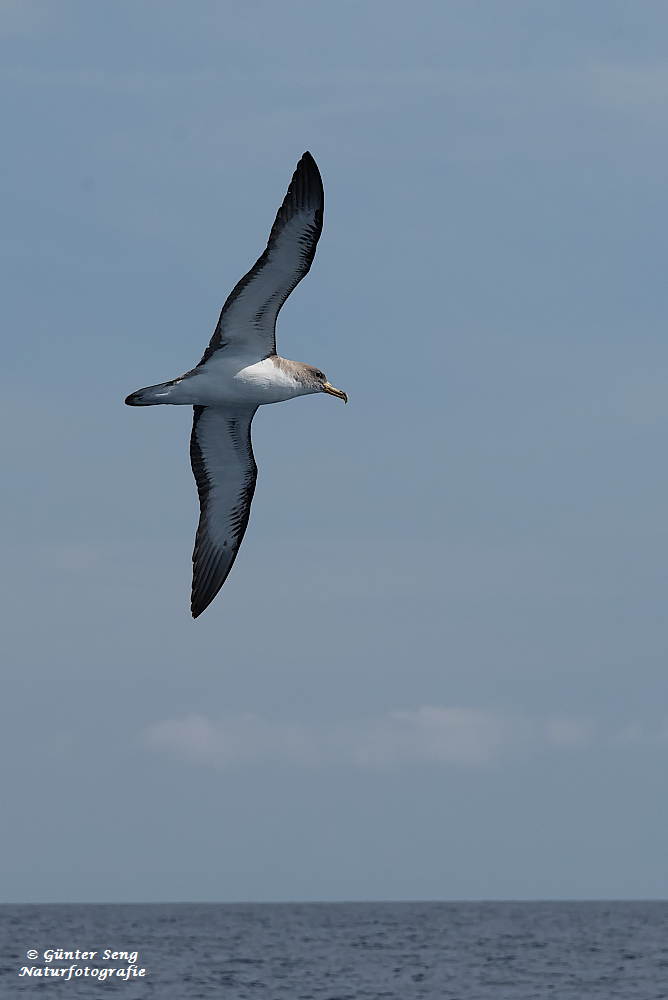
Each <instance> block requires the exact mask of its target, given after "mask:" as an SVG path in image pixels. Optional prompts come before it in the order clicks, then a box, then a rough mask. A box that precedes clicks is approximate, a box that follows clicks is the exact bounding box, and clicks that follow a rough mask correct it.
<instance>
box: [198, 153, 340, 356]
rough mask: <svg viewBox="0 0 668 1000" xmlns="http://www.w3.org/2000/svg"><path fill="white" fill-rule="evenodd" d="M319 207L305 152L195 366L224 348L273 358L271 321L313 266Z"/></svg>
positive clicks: (317, 182) (319, 193)
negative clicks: (261, 246)
mask: <svg viewBox="0 0 668 1000" xmlns="http://www.w3.org/2000/svg"><path fill="white" fill-rule="evenodd" d="M324 206H325V193H324V191H323V187H322V180H321V177H320V171H319V170H318V168H317V166H316V162H315V160H314V159H313V157H312V156H311V154H310V153H304V155H303V156H302V158H301V160H300V161H299V163H298V164H297V169H296V170H295V172H294V174H293V176H292V180H291V181H290V186H289V188H288V193H287V194H286V196H285V200H284V201H283V204H282V205H281V207H280V208H279V210H278V214H277V215H276V220H275V222H274V225H273V226H272V227H271V233H270V234H269V242H268V243H267V248H266V250H265V251H264V253H263V254H262V256H261V257H260V258H259V260H257V261H256V262H255V264H253V266H252V268H251V269H250V271H249V272H248V274H246V275H244V277H243V278H242V279H241V281H240V282H239V283H238V284H237V285H236V287H235V288H234V289H233V290H232V292H231V293H230V295H229V297H228V299H227V302H226V303H225V305H224V306H223V311H222V312H221V314H220V319H219V320H218V326H217V327H216V330H215V333H214V335H213V337H212V338H211V343H210V344H209V346H208V347H207V349H206V351H205V352H204V356H203V358H202V360H201V361H200V365H202V364H204V363H205V362H206V361H208V360H209V358H210V357H211V356H212V355H213V354H215V352H216V351H219V350H221V349H222V348H225V347H239V348H241V349H242V351H243V352H244V353H250V354H255V355H257V358H258V360H260V359H261V358H267V357H270V356H271V355H272V354H275V353H276V317H277V316H278V313H279V310H280V308H281V306H282V305H283V303H284V302H285V300H286V299H287V297H288V295H289V294H290V292H291V291H292V290H293V288H295V287H296V286H297V285H298V284H299V282H300V281H301V280H302V278H303V277H304V275H305V274H308V271H309V268H310V267H311V264H312V263H313V258H314V256H315V248H316V245H317V243H318V240H319V238H320V233H321V232H322V217H323V211H324Z"/></svg>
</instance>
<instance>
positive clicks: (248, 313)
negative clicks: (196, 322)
mask: <svg viewBox="0 0 668 1000" xmlns="http://www.w3.org/2000/svg"><path fill="white" fill-rule="evenodd" d="M324 202H325V195H324V191H323V188H322V180H321V178H320V172H319V170H318V168H317V166H316V163H315V160H314V159H313V157H312V156H311V154H310V153H304V155H303V156H302V158H301V160H300V161H299V163H298V164H297V169H296V170H295V172H294V175H293V177H292V180H291V182H290V186H289V187H288V193H287V194H286V196H285V200H284V202H283V204H282V205H281V207H280V208H279V210H278V214H277V215H276V220H275V222H274V225H273V226H272V229H271V233H270V234H269V242H268V243H267V248H266V250H265V251H264V253H263V254H262V256H261V257H260V258H259V260H257V261H256V263H255V264H254V265H253V267H252V268H251V269H250V271H249V272H248V274H246V275H245V276H244V277H243V278H242V279H241V281H240V282H239V283H238V284H237V285H236V287H235V288H233V290H232V292H231V293H230V295H229V297H228V299H227V302H226V303H225V305H224V306H223V311H222V312H221V314H220V319H219V320H218V325H217V327H216V329H215V332H214V334H213V337H212V338H211V342H210V344H209V346H208V347H207V349H206V351H205V352H204V356H203V357H202V360H201V361H200V363H199V364H198V365H197V367H196V368H193V369H192V371H189V372H186V374H185V375H182V376H181V377H180V378H175V379H173V380H172V381H171V382H162V383H161V384H160V385H150V386H148V387H147V388H145V389H139V390H138V391H137V392H133V393H132V394H131V395H130V396H128V397H127V399H126V400H125V402H126V403H127V404H128V405H129V406H155V405H156V404H158V403H167V404H172V405H173V404H175V405H177V406H192V407H194V411H195V415H194V420H193V429H192V435H191V438H190V460H191V463H192V470H193V473H194V476H195V481H196V483H197V491H198V493H199V502H200V519H199V526H198V528H197V536H196V538H195V549H194V551H193V584H192V601H191V610H192V615H193V618H197V617H198V615H201V613H202V612H203V611H204V609H205V608H207V607H208V606H209V604H210V603H211V601H212V600H213V599H214V597H215V596H216V594H217V593H218V591H219V590H220V588H221V587H222V586H223V584H224V583H225V580H226V579H227V575H228V573H229V572H230V570H231V569H232V564H233V562H234V560H235V557H236V554H237V552H238V551H239V546H240V545H241V540H242V538H243V537H244V532H245V531H246V525H247V524H248V517H249V514H250V506H251V501H252V499H253V493H254V491H255V480H256V478H257V466H256V465H255V459H254V458H253V449H252V446H251V434H250V428H251V421H252V420H253V417H254V416H255V412H256V410H257V408H258V406H261V405H262V404H263V403H280V402H281V401H282V400H285V399H292V398H293V397H294V396H305V395H307V394H308V393H311V392H328V393H329V394H330V395H331V396H338V398H339V399H342V400H343V401H344V402H345V403H347V402H348V396H347V395H346V393H345V392H341V390H340V389H335V388H334V386H332V385H330V384H329V382H328V381H327V379H326V378H325V376H324V374H323V373H322V372H321V371H320V369H319V368H314V367H313V366H312V365H306V364H302V363H301V362H300V361H286V360H285V358H280V357H279V356H278V355H277V354H276V317H277V316H278V313H279V311H280V308H281V306H282V305H283V303H284V302H285V300H286V299H287V297H288V295H289V294H290V292H291V291H292V290H293V288H295V287H296V286H297V285H298V284H299V282H300V281H301V280H302V278H303V277H304V275H305V274H308V271H309V268H310V267H311V264H312V262H313V258H314V256H315V248H316V245H317V243H318V239H319V238H320V233H321V232H322V216H323V209H324Z"/></svg>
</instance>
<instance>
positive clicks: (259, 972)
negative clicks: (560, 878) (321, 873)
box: [0, 902, 668, 1000]
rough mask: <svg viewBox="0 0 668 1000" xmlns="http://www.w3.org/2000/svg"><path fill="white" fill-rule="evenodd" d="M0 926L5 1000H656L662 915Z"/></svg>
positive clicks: (461, 910) (181, 909)
mask: <svg viewBox="0 0 668 1000" xmlns="http://www.w3.org/2000/svg"><path fill="white" fill-rule="evenodd" d="M0 921H1V930H0V941H1V942H2V959H1V968H0V997H2V998H5V997H8V998H9V997H10V998H12V1000H15V998H17V997H24V996H32V995H36V996H39V997H43V996H47V995H48V996H51V995H53V996H55V995H57V996H58V997H63V998H65V997H67V998H70V997H72V998H73V997H94V998H95V1000H100V998H102V997H106V996H114V997H119V996H122V997H123V998H127V1000H144V998H156V1000H189V998H195V997H201V998H213V997H215V998H219V1000H255V998H262V1000H283V998H286V1000H287V998H289V1000H316V998H317V1000H376V998H378V1000H380V998H381V997H382V998H388V1000H389V998H397V1000H418V998H425V1000H426V998H429V1000H432V998H434V1000H436V998H438V1000H487V998H490V1000H491V998H494V1000H525V998H526V1000H528V998H534V997H550V998H556V1000H571V998H572V1000H589V998H594V997H597V998H598V997H600V998H601V1000H610V998H612V997H623V998H624V1000H632V998H636V997H637V998H638V1000H658V998H663V997H668V902H572V903H570V902H558V903H551V902H544V903H534V902H522V903H506V902H490V903H477V902H476V903H437V902H430V903H239V904H219V903H175V904H144V903H141V904H109V905H90V904H52V905H39V906H37V905H20V906H19V905H4V906H1V907H0ZM29 951H30V952H31V957H28V952H29ZM45 956H46V957H45ZM45 969H47V970H49V971H48V973H46V974H45V971H44V970H45ZM60 970H63V971H62V972H61V971H60ZM86 970H87V971H86ZM108 970H111V972H109V971H108ZM40 972H41V975H40V974H38V973H40ZM52 972H57V973H58V974H57V975H52ZM21 973H23V974H21ZM117 973H120V974H117Z"/></svg>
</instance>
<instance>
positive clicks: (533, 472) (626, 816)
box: [0, 0, 668, 902]
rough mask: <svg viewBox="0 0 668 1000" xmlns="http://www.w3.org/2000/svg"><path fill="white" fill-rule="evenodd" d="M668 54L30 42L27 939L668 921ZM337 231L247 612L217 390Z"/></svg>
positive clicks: (568, 8) (609, 43)
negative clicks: (208, 370)
mask: <svg viewBox="0 0 668 1000" xmlns="http://www.w3.org/2000/svg"><path fill="white" fill-rule="evenodd" d="M667 38H668V10H666V7H665V5H664V4H663V3H659V2H648V0H643V2H642V3H638V2H637V0H634V2H633V3H631V2H614V0H606V2H605V3H603V2H594V0H585V2H582V0H578V2H562V3H559V4H537V3H535V2H528V0H527V2H514V0H509V2H505V3H503V4H498V3H496V2H492V0H480V2H475V0H472V2H467V3H460V2H450V0H439V2H420V0H417V2H416V0H413V2H411V3H410V4H407V3H399V2H395V0H382V2H380V0H363V2H361V3H360V2H355V3H352V2H345V0H315V2H313V0H309V2H302V0H299V2H281V3H280V4H276V3H273V2H259V0H258V2H255V0H253V2H250V3H244V4H240V3H227V2H207V0H197V2H195V3H184V2H176V3H171V2H165V0H160V2H157V0H141V2H135V0H132V2H130V0H114V2H113V3H111V2H105V0H102V2H98V3H95V4H90V3H86V2H84V0H75V2H72V0H59V2H58V3H51V2H33V0H21V2H9V0H2V2H0V46H1V47H2V55H3V59H2V64H3V67H4V68H3V70H2V72H1V79H2V97H1V101H2V114H3V140H4V141H3V143H2V149H1V150H0V158H1V161H2V175H3V197H2V213H3V217H2V226H1V227H0V245H1V247H2V265H3V273H4V275H5V277H6V281H5V282H4V286H5V288H4V293H3V296H2V299H1V301H0V329H1V330H2V341H3V346H2V357H3V364H2V371H1V374H0V378H1V381H2V393H1V394H0V408H1V410H2V418H3V426H4V427H5V434H4V435H3V441H2V458H1V460H2V467H3V470H4V477H3V478H4V482H5V489H4V490H3V492H2V497H1V498H0V504H1V521H0V523H1V524H2V549H3V556H2V567H3V569H2V576H1V579H0V588H1V592H2V600H1V601H0V607H1V614H2V635H3V649H4V652H3V657H2V659H3V669H2V677H3V680H2V685H3V695H2V698H1V699H0V713H1V716H2V722H1V726H0V740H1V742H2V747H3V750H2V764H1V766H0V773H1V781H2V793H1V795H2V802H3V814H4V819H3V823H2V828H1V829H0V844H1V845H2V853H3V856H4V857H5V858H11V859H12V861H11V865H9V866H7V868H6V870H5V871H4V873H3V874H2V879H1V881H0V893H1V894H2V898H3V899H4V900H6V901H19V902H20V901H55V900H74V901H77V900H80V901H103V900H105V901H116V900H145V901H152V900H303V899H327V900H330V899H480V898H596V897H598V898H610V897H614V898H648V897H663V898H665V897H666V895H668V857H667V854H666V846H665V829H666V824H667V822H668V815H667V809H666V784H667V774H668V691H667V685H666V648H667V640H668V635H667V627H666V613H665V608H666V569H665V567H666V564H667V562H668V558H667V557H668V551H667V548H668V546H667V542H668V532H667V530H666V520H667V518H666V510H667V506H668V505H667V501H668V475H667V474H666V462H665V450H666V432H667V430H668V427H667V423H668V396H667V393H666V388H667V385H666V382H667V376H666V373H667V364H668V346H667V337H666V325H667V319H668V315H667V313H668V308H667V307H668V302H667V297H666V281H665V269H666V250H667V249H668V247H667V242H668V237H667V235H666V234H667V225H666V223H667V221H668V219H667V209H668V171H667V170H666V159H667V155H668V139H667V132H666V124H667V123H668V41H666V39H667ZM305 149H309V150H310V151H311V152H312V153H313V155H314V156H315V158H316V160H317V162H318V165H319V167H320V170H321V173H322V176H323V180H324V185H325V193H326V210H325V227H324V232H323V236H322V239H321V241H320V245H319V248H318V252H317V255H316V259H315V263H314V265H313V268H312V271H311V273H310V274H309V275H308V277H307V279H306V280H305V281H304V282H303V283H302V284H301V285H300V286H299V288H298V289H297V291H296V292H295V293H294V294H293V296H292V297H291V298H290V300H289V302H288V303H287V305H286V306H285V308H284V310H283V312H282V313H281V316H280V318H279V325H278V349H279V352H280V353H282V354H283V355H284V356H286V357H289V358H293V359H295V360H301V361H306V362H309V363H311V364H314V365H317V366H318V367H321V368H322V369H323V370H324V371H325V372H326V374H327V376H328V378H329V379H330V381H332V382H333V384H334V385H336V386H339V387H341V388H342V389H344V390H346V391H347V392H348V393H349V395H350V403H349V405H348V406H346V407H344V406H342V405H341V404H340V403H338V402H337V401H336V400H333V399H330V398H329V397H322V396H311V397H305V398H302V399H298V400H295V401H292V402H290V403H285V404H282V405H276V406H269V407H265V408H263V409H262V410H261V411H260V412H259V414H258V416H257V417H256V419H255V422H254V447H255V453H256V458H257V462H258V466H259V469H260V475H259V480H258V487H257V492H256V499H255V501H254V505H253V511H252V515H251V522H250V526H249V530H248V534H247V537H246V539H245V540H244V543H243V546H242V548H241V552H240V555H239V558H238V560H237V563H236V565H235V567H234V570H233V572H232V574H231V576H230V578H229V580H228V581H227V583H226V584H225V587H224V589H223V591H222V592H221V594H220V595H219V596H218V598H217V599H216V601H215V602H214V604H213V605H212V606H211V608H210V609H209V610H208V611H207V612H206V613H205V614H204V615H203V616H202V617H201V618H200V619H198V620H197V621H196V622H193V621H192V620H191V619H190V616H189V610H188V600H189V587H190V553H191V548H192V541H193V536H194V531H195V527H196V522H197V496H196V490H195V486H194V482H193V481H192V476H191V473H190V469H189V460H188V438H189V432H190V419H191V418H190V412H189V411H188V409H187V408H185V407H183V408H181V407H173V408H171V407H155V408H152V409H146V410H133V409H130V408H128V407H125V406H123V399H124V397H125V396H126V395H127V394H128V393H129V392H131V391H133V390H135V389H137V388H139V387H140V386H142V385H148V384H151V383H155V382H158V381H162V380H165V379H168V378H173V377H175V376H176V375H178V374H180V373H182V372H183V371H185V370H187V369H188V368H190V367H192V365H193V364H195V363H196V362H197V360H198V359H199V357H200V356H201V353H202V351H203V348H204V347H205V345H206V343H207V342H208V339H209V337H210V335H211V333H212V331H213V327H214V325H215V322H216V319H217V317H218V313H219V310H220V307H221V305H222V302H223V301H224V299H225V297H226V295H227V293H228V292H229V290H230V289H231V288H232V286H233V285H234V284H235V282H236V281H237V280H238V278H239V277H240V276H241V275H242V274H243V273H244V272H245V271H246V270H247V269H248V267H249V266H250V265H251V264H252V263H253V262H254V260H255V259H256V257H257V256H258V255H259V253H260V252H261V250H262V249H263V247H264V245H265V242H266V238H267V234H268V231H269V228H270V226H271V222H272V221H273V218H274V214H275V212H276V209H277V207H278V205H279V204H280V202H281V200H282V198H283V195H284V193H285V189H286V186H287V183H288V181H289V179H290V176H291V174H292V171H293V170H294V166H295V164H296V162H297V160H298V159H299V157H300V156H301V154H302V153H303V151H304V150H305Z"/></svg>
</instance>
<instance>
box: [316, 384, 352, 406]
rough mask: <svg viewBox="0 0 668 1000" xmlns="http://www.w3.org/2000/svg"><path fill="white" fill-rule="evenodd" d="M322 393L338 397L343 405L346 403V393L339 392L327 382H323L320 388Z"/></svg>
mask: <svg viewBox="0 0 668 1000" xmlns="http://www.w3.org/2000/svg"><path fill="white" fill-rule="evenodd" d="M322 391H323V392H328V393H329V394H330V396H338V397H339V399H342V400H343V402H344V403H347V402H348V393H347V392H341V390H340V389H335V388H334V386H333V385H330V384H329V382H325V384H324V385H323V387H322Z"/></svg>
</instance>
